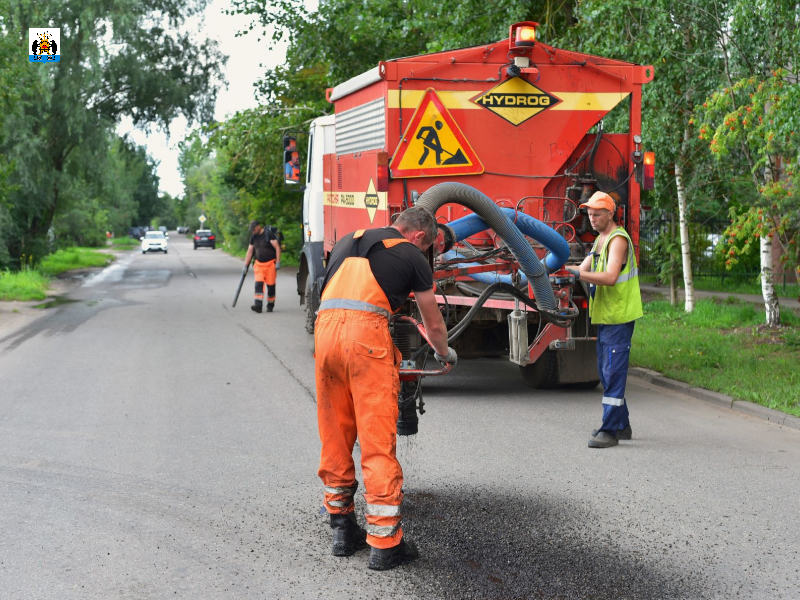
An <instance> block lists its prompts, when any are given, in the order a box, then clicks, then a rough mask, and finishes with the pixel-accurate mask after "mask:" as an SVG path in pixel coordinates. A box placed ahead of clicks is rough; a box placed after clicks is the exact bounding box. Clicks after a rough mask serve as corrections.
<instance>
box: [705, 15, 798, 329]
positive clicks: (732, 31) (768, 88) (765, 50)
mask: <svg viewBox="0 0 800 600" xmlns="http://www.w3.org/2000/svg"><path fill="white" fill-rule="evenodd" d="M727 8H728V10H727V11H726V12H724V13H721V14H718V15H716V16H717V19H718V21H719V30H720V35H719V39H718V43H719V47H720V49H721V51H722V55H723V58H724V61H725V75H726V77H725V80H724V82H722V83H721V84H720V85H719V86H718V87H717V89H716V90H714V92H713V94H710V95H709V98H708V99H707V101H706V102H705V103H704V104H703V105H702V107H698V118H699V119H700V120H701V121H702V125H701V128H700V137H701V139H703V140H704V141H706V142H707V143H708V144H709V148H710V150H711V153H712V154H713V155H714V156H715V157H716V158H717V159H718V161H719V162H720V164H721V165H723V166H724V168H725V170H726V171H728V172H730V173H731V175H732V176H733V177H736V178H737V179H738V180H739V181H741V182H742V183H748V182H749V186H748V187H749V190H748V192H749V198H750V203H749V206H748V207H747V208H746V209H745V210H742V211H734V212H733V213H732V215H731V216H732V217H733V224H732V226H731V228H730V229H729V231H728V233H729V235H730V238H729V240H728V241H729V245H730V249H729V251H728V252H729V256H728V260H727V264H728V266H731V267H732V266H733V265H734V264H735V263H736V262H737V261H738V259H739V257H740V256H741V255H742V254H744V253H747V252H748V251H749V250H750V249H751V247H752V246H753V245H754V244H757V245H758V246H759V250H760V254H761V283H762V292H763V296H764V302H765V305H766V307H767V311H766V313H767V324H768V325H770V326H775V325H778V324H780V307H779V304H778V297H777V295H776V294H775V291H774V288H773V282H772V273H773V264H772V251H771V245H772V243H773V239H775V240H777V241H778V242H779V243H780V244H781V246H782V248H783V251H784V254H783V256H784V260H785V261H786V262H787V263H788V264H790V265H791V266H793V267H794V268H795V271H796V272H797V268H798V265H800V254H799V253H798V248H797V247H798V241H799V240H800V193H798V191H797V190H798V184H800V175H799V174H798V168H797V157H798V151H800V120H798V119H799V117H798V114H800V112H799V111H800V84H798V77H797V73H796V68H797V57H798V56H800V30H799V29H798V27H797V22H798V19H800V5H798V3H797V2H795V1H789V0H761V1H759V2H758V3H757V8H758V18H753V14H752V8H753V5H752V4H751V3H747V2H742V1H740V0H737V1H734V2H731V3H730V4H729V5H727Z"/></svg>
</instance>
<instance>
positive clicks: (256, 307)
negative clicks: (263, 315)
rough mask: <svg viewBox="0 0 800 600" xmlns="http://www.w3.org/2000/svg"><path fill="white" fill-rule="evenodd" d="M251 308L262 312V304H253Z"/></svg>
mask: <svg viewBox="0 0 800 600" xmlns="http://www.w3.org/2000/svg"><path fill="white" fill-rule="evenodd" d="M250 310H252V311H253V312H257V313H260V312H261V305H260V304H253V306H251V307H250Z"/></svg>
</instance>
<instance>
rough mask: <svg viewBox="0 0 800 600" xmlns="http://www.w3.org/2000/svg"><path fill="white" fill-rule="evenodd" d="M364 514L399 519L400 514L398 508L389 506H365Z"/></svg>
mask: <svg viewBox="0 0 800 600" xmlns="http://www.w3.org/2000/svg"><path fill="white" fill-rule="evenodd" d="M366 513H367V514H368V515H372V516H373V517H399V516H400V515H401V514H402V513H401V512H400V507H399V506H393V505H391V504H367V510H366Z"/></svg>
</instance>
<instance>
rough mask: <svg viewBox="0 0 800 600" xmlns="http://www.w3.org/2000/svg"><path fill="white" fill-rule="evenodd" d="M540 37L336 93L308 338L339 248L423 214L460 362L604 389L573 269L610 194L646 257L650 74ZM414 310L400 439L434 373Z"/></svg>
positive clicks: (453, 56) (304, 275)
mask: <svg viewBox="0 0 800 600" xmlns="http://www.w3.org/2000/svg"><path fill="white" fill-rule="evenodd" d="M536 27H537V24H536V23H533V22H522V23H515V24H513V25H511V27H510V28H509V37H508V38H507V39H504V40H501V41H498V42H496V43H492V44H484V45H479V46H473V47H470V48H463V49H458V50H450V51H446V52H438V53H435V54H425V55H420V56H412V57H407V58H400V59H395V60H387V61H385V62H381V63H379V64H378V66H377V67H375V68H374V69H372V70H371V71H368V72H366V73H363V74H361V75H359V76H357V77H354V78H353V79H351V80H349V81H346V82H344V83H342V84H340V85H338V86H336V87H334V88H330V89H328V90H327V98H328V100H329V101H330V102H331V103H332V104H333V108H334V111H333V112H334V114H333V115H329V116H325V117H321V118H318V119H316V120H315V121H313V122H312V124H311V128H310V130H309V132H308V134H309V144H308V154H307V158H306V160H305V165H303V170H304V171H305V172H304V173H303V177H302V179H303V180H304V182H305V186H304V200H303V234H304V247H303V254H302V257H301V264H300V270H299V272H298V279H297V290H298V293H299V295H300V300H301V303H304V304H305V306H306V311H307V315H308V319H307V322H306V327H307V329H308V331H309V332H313V327H314V315H315V311H316V308H317V307H318V305H319V294H320V290H319V286H320V282H321V279H322V277H323V275H324V268H325V261H326V258H327V256H328V255H329V253H330V251H331V249H332V248H333V245H334V244H335V243H336V241H337V239H339V238H341V237H342V236H343V235H345V234H347V233H349V232H351V231H354V230H357V229H364V228H374V227H385V226H388V225H390V224H391V223H392V222H393V217H395V216H396V215H397V214H399V213H400V212H402V211H403V210H404V209H405V208H407V207H409V206H413V205H422V206H426V207H428V208H430V209H431V210H432V211H434V213H435V214H436V216H437V220H438V221H439V223H440V236H439V239H438V240H437V243H436V244H435V251H433V252H431V256H430V260H431V266H432V268H433V272H434V280H435V285H436V294H437V299H438V301H439V304H440V306H441V309H442V313H443V315H444V316H445V319H446V322H447V325H448V328H449V331H450V339H451V342H450V343H451V345H452V346H453V347H454V348H455V349H456V350H457V351H458V353H459V356H460V357H461V358H472V357H475V358H477V357H483V356H508V357H509V359H510V360H511V361H512V362H514V363H516V364H518V365H519V367H520V371H521V373H522V376H523V377H524V379H525V381H526V382H527V383H528V384H530V385H531V386H533V387H536V388H550V387H555V386H558V385H565V384H566V385H572V386H577V387H587V388H591V387H594V386H596V385H597V384H598V379H599V378H598V374H597V366H596V356H595V341H596V331H595V328H594V327H593V326H592V325H591V323H590V322H589V318H588V298H587V290H586V289H584V287H583V286H582V285H581V284H580V283H577V284H576V282H575V281H574V278H573V277H571V276H570V274H569V273H568V272H567V271H566V270H565V269H564V266H565V265H566V264H578V263H580V262H581V261H582V260H583V258H584V257H585V256H586V254H587V253H588V252H589V251H590V249H591V245H592V242H593V240H594V238H595V235H596V232H594V231H592V229H591V225H590V224H589V220H588V217H587V214H586V211H585V209H580V208H579V206H580V204H581V202H583V201H585V200H586V199H588V197H589V196H591V195H592V194H593V193H594V192H595V191H597V190H601V191H604V192H607V193H609V194H610V195H611V196H612V197H614V199H615V200H616V201H617V206H618V208H617V217H618V222H619V223H620V224H621V225H623V226H624V227H625V229H626V230H627V231H628V233H629V234H630V236H631V238H632V240H633V243H634V246H635V248H636V252H637V256H638V244H639V214H640V189H642V188H644V189H649V188H651V187H652V182H653V166H654V165H653V158H652V153H649V152H648V153H646V152H644V148H643V146H642V139H641V102H642V85H644V84H646V83H648V82H649V81H651V80H652V78H653V68H652V67H651V66H641V65H636V64H632V63H627V62H623V61H619V60H611V59H606V58H601V57H597V56H591V55H588V54H581V53H578V52H571V51H568V50H562V49H559V48H555V47H552V46H548V45H547V44H544V43H541V42H539V41H538V40H537V39H536ZM414 316H415V306H414V302H413V298H412V299H410V300H409V302H408V304H407V306H406V307H404V308H403V309H402V310H401V311H400V316H398V317H397V318H396V319H395V322H394V323H393V338H394V341H395V344H396V345H397V347H398V349H399V350H400V351H401V352H402V354H403V359H404V363H403V370H402V371H401V373H402V379H403V380H404V384H403V392H401V398H400V404H401V407H404V408H405V411H404V413H403V415H404V416H401V421H404V419H405V422H404V423H399V424H398V425H399V431H400V432H401V433H403V432H404V431H405V432H411V433H414V432H416V421H415V420H416V410H414V408H413V407H416V408H421V404H422V402H421V396H420V395H419V388H420V386H419V378H420V376H421V375H422V374H425V373H427V372H425V371H424V359H425V356H426V344H425V341H424V338H423V337H422V336H421V334H420V330H419V328H418V327H417V326H416V324H415V323H414V321H413V317H414ZM409 407H412V408H409ZM412 413H413V414H412Z"/></svg>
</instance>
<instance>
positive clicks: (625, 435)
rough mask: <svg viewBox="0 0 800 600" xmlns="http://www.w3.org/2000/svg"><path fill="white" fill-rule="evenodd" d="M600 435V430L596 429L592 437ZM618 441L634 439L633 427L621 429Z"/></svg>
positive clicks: (618, 433)
mask: <svg viewBox="0 0 800 600" xmlns="http://www.w3.org/2000/svg"><path fill="white" fill-rule="evenodd" d="M598 433H600V430H599V429H595V430H594V431H592V437H597V434H598ZM617 439H618V440H630V439H633V429H631V426H630V425H628V426H627V427H626V428H625V429H620V430H619V431H618V432H617Z"/></svg>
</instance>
